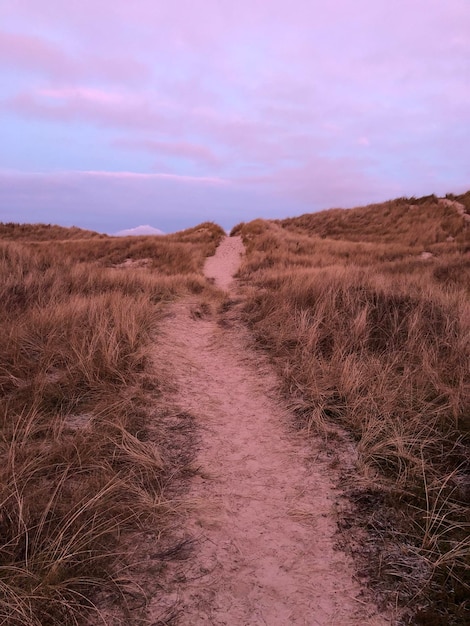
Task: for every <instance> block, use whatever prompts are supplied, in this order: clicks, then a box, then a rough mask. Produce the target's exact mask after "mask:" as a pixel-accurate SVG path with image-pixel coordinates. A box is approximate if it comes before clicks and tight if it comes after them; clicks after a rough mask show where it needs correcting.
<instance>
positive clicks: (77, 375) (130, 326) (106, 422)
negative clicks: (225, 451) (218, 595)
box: [0, 224, 224, 626]
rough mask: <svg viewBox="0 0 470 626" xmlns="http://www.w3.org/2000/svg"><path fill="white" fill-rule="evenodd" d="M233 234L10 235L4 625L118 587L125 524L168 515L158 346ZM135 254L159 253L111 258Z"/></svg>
mask: <svg viewBox="0 0 470 626" xmlns="http://www.w3.org/2000/svg"><path fill="white" fill-rule="evenodd" d="M0 231H1V229H0ZM39 231H40V232H43V231H42V230H41V229H40V228H38V229H36V232H39ZM47 231H48V229H47V228H46V232H47ZM10 234H11V233H10ZM223 234H224V233H223V231H222V229H220V228H219V227H217V226H215V225H213V224H204V225H202V226H201V227H199V228H195V229H191V230H190V231H183V232H182V233H178V234H175V235H172V236H170V237H168V238H166V237H161V238H160V237H158V238H155V237H154V238H147V237H144V238H126V239H119V240H118V239H110V238H103V239H100V238H95V237H91V238H90V239H84V238H83V237H82V234H81V237H80V240H79V241H77V240H75V241H74V240H73V239H71V240H70V241H63V240H64V239H67V236H66V235H64V233H63V232H62V231H61V232H60V240H61V241H57V242H53V241H49V242H47V245H46V243H36V244H34V243H28V244H26V243H23V242H22V243H19V242H12V241H0V277H1V279H0V285H1V286H0V299H1V302H2V307H1V309H0V325H1V328H2V333H1V335H0V355H1V357H0V389H1V397H0V447H1V452H2V466H1V469H0V474H1V477H0V485H1V486H0V502H1V513H0V534H1V539H2V542H1V543H2V547H1V548H0V587H1V593H0V621H1V622H2V623H5V624H9V625H11V626H19V625H22V626H26V625H28V626H30V625H33V624H34V625H38V626H39V625H41V624H51V625H52V624H56V623H57V624H59V623H62V624H63V623H78V622H79V621H80V620H81V617H82V616H83V611H84V607H88V608H89V609H90V610H91V609H92V608H93V605H92V598H93V589H94V588H96V586H97V585H98V584H99V585H102V584H103V583H106V582H107V583H110V581H113V580H114V581H115V584H116V585H117V581H116V576H117V575H116V571H115V569H114V568H113V564H114V563H115V562H116V559H117V558H118V556H119V553H120V551H122V548H121V547H120V539H121V537H122V536H123V534H124V535H125V533H126V531H128V530H130V529H135V528H138V527H142V526H143V525H146V526H147V527H148V526H149V525H150V524H151V525H152V526H153V528H154V529H155V533H156V535H158V534H159V533H160V532H161V530H162V528H163V527H164V526H165V523H166V517H167V512H168V510H169V508H170V505H171V503H168V502H167V501H166V491H165V490H166V488H167V485H168V482H169V481H170V479H171V476H172V475H173V473H174V472H175V467H172V466H171V459H170V458H169V453H168V451H167V450H166V449H165V442H164V433H163V432H162V431H163V425H161V414H162V411H163V409H162V408H161V407H160V408H159V405H158V398H159V393H160V392H159V389H160V387H161V385H163V384H164V382H165V381H164V380H161V379H159V378H158V376H157V375H156V374H155V372H154V371H151V369H150V368H151V363H150V359H149V350H150V349H151V348H152V347H154V343H155V340H156V341H157V342H158V338H157V339H156V332H157V331H158V321H159V318H160V316H161V314H162V307H163V305H164V302H165V300H168V299H169V298H173V297H175V295H177V294H182V293H200V292H202V291H203V290H204V289H208V287H207V283H206V281H205V279H204V278H203V276H202V273H201V269H202V262H203V259H204V258H205V256H206V255H208V254H211V253H213V251H214V250H215V247H216V245H217V242H218V240H219V239H220V237H221V236H222V235H223ZM19 238H20V239H21V237H19ZM125 258H148V259H150V261H151V262H150V265H149V266H148V267H145V268H137V269H136V268H133V267H132V266H131V267H130V268H127V269H118V268H116V267H112V266H111V264H112V263H116V262H119V261H121V260H123V259H125ZM150 412H153V415H152V417H153V419H152V426H151V427H150V425H149V415H150ZM159 429H160V430H159ZM162 442H163V443H162ZM155 548H156V550H158V545H156V546H155ZM119 577H120V579H121V583H123V582H124V577H123V576H122V574H121V575H119ZM117 586H119V585H117ZM96 619H97V620H98V619H99V618H96ZM96 623H97V622H96Z"/></svg>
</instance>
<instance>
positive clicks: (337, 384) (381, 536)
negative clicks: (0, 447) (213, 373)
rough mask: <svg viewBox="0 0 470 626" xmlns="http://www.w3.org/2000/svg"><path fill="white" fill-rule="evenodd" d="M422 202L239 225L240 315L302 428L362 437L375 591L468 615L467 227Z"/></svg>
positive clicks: (431, 615) (418, 609)
mask: <svg viewBox="0 0 470 626" xmlns="http://www.w3.org/2000/svg"><path fill="white" fill-rule="evenodd" d="M406 205H407V206H408V205H409V201H407V202H406ZM414 207H416V208H413V209H405V202H404V201H403V200H399V201H396V202H391V203H386V204H385V205H383V206H379V207H366V208H365V209H355V210H354V211H343V212H336V211H334V212H331V211H327V212H324V213H320V214H314V215H311V216H302V217H301V218H298V219H295V218H293V219H290V220H284V221H283V222H275V223H273V222H264V221H262V220H257V221H255V222H251V223H249V224H245V225H239V226H238V227H236V229H235V232H239V233H241V234H242V236H243V237H244V240H245V242H246V245H247V249H248V256H247V259H246V261H245V264H244V266H243V267H242V269H241V272H240V276H241V278H242V279H243V280H244V281H245V285H246V287H245V289H246V293H247V304H246V306H245V317H246V321H247V322H248V323H249V324H250V326H251V328H252V329H253V331H254V333H255V336H256V338H257V340H258V342H259V343H260V344H261V345H262V346H264V347H265V348H266V349H267V350H269V351H270V353H271V354H272V356H273V359H274V360H275V362H276V364H277V366H278V368H279V370H280V372H281V374H282V379H283V381H284V391H285V394H286V396H287V397H288V398H289V399H290V401H291V402H292V406H293V407H295V409H296V413H297V415H298V418H299V425H300V427H303V428H305V431H306V432H308V431H311V430H316V431H317V432H321V433H324V434H328V436H331V433H332V432H333V434H334V433H335V431H334V429H333V430H332V429H331V428H330V427H329V426H328V425H329V424H330V423H332V422H333V423H335V424H337V425H340V426H342V427H343V428H345V429H347V430H348V431H349V433H351V435H352V437H353V438H354V440H355V441H356V446H357V451H358V462H357V468H356V469H357V472H358V473H355V474H354V475H352V476H350V477H349V479H350V482H351V483H352V485H353V488H351V496H352V497H353V498H354V499H355V502H356V511H357V512H358V513H359V512H361V514H362V515H363V516H365V517H366V524H367V525H368V530H369V531H371V532H373V533H374V536H375V545H374V553H373V555H372V556H371V555H370V554H368V557H370V558H373V560H374V563H375V565H376V569H377V571H376V575H377V577H378V579H379V580H380V581H381V582H380V585H381V586H382V588H385V590H386V591H387V592H388V593H389V594H390V595H389V597H391V595H392V594H395V593H398V594H399V597H400V598H401V601H402V602H403V603H404V604H408V606H409V607H410V608H411V610H412V612H413V613H414V617H413V619H414V620H415V623H422V624H431V625H437V624H462V623H464V622H465V619H466V617H465V616H467V617H468V611H469V610H470V605H469V601H468V598H469V592H470V534H469V518H468V510H469V509H468V507H469V504H470V461H469V459H470V450H469V447H470V445H469V444H470V384H469V372H470V307H469V302H468V295H469V285H470V281H469V278H470V261H469V258H468V242H469V241H470V225H469V224H468V220H465V219H464V218H463V216H462V215H461V214H459V213H458V212H457V211H456V210H455V208H453V213H452V214H449V212H448V208H449V207H448V206H446V205H444V204H442V203H439V202H437V201H434V200H433V199H432V198H427V199H424V200H422V201H421V200H415V201H414ZM451 208H452V207H451ZM421 209H423V211H424V213H421V212H419V215H418V210H419V211H421ZM384 215H385V216H386V219H385V217H384ZM415 216H416V217H415ZM423 221H424V224H423ZM449 233H451V234H449ZM450 236H452V240H451V239H448V238H449V237H450ZM424 250H430V251H431V252H432V254H433V256H431V257H429V258H427V259H424V258H422V256H421V254H422V252H423V251H424ZM363 519H364V518H363ZM356 521H357V520H356ZM377 586H379V583H377Z"/></svg>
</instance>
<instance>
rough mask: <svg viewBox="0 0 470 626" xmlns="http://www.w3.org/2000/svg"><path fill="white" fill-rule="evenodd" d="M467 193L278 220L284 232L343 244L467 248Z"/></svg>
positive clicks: (469, 207)
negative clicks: (449, 243) (456, 245)
mask: <svg viewBox="0 0 470 626" xmlns="http://www.w3.org/2000/svg"><path fill="white" fill-rule="evenodd" d="M468 211H470V192H468V193H467V194H463V195H461V196H449V197H448V198H445V199H439V198H437V197H436V196H434V195H432V196H425V197H423V198H398V199H396V200H390V201H388V202H384V203H382V204H371V205H369V206H365V207H358V208H355V209H330V210H327V211H320V212H319V213H309V214H305V215H301V216H299V217H293V218H287V219H284V220H278V221H277V223H278V224H280V225H281V226H282V227H283V228H285V229H286V230H289V231H292V232H305V233H309V234H316V235H318V236H320V237H323V238H325V237H327V238H331V239H342V240H345V241H364V242H374V243H400V244H403V245H409V246H415V245H424V246H429V245H431V244H436V243H442V242H446V241H451V240H456V241H458V242H460V243H465V244H468V245H470V225H469V228H464V226H465V224H466V223H467V224H468V221H467V220H465V217H464V216H465V215H467V214H468Z"/></svg>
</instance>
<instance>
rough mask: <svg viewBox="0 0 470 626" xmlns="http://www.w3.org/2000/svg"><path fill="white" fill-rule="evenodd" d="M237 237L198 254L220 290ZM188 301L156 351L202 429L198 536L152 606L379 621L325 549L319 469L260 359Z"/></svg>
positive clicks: (325, 491)
mask: <svg viewBox="0 0 470 626" xmlns="http://www.w3.org/2000/svg"><path fill="white" fill-rule="evenodd" d="M237 239H238V238H232V239H228V238H227V239H226V240H225V241H224V242H223V244H222V246H221V247H220V248H219V251H218V254H217V255H216V257H214V259H213V260H212V261H211V262H210V263H208V273H209V274H210V275H211V276H212V277H214V278H215V279H216V281H217V284H218V285H220V286H222V287H224V288H227V286H228V285H229V284H230V282H231V277H232V274H233V272H234V271H235V270H236V268H237V265H238V263H239V258H240V250H241V247H240V246H241V242H240V241H239V240H237ZM224 268H225V269H224ZM195 307H197V302H196V301H189V300H187V301H183V302H179V303H177V304H176V305H175V306H174V309H173V315H172V316H171V317H169V318H168V319H167V320H166V322H165V325H164V333H163V338H162V341H161V345H159V351H160V353H162V351H163V353H164V354H165V356H166V357H167V358H168V359H169V363H168V366H169V368H170V369H171V371H173V372H174V378H175V382H176V383H177V387H178V389H179V391H178V392H177V395H176V397H175V398H174V401H176V402H177V403H178V404H179V406H180V407H181V409H182V410H184V411H187V412H189V413H191V414H192V415H193V416H194V417H195V419H196V423H197V424H198V427H199V428H200V429H201V430H200V445H199V453H198V457H197V460H196V464H195V466H196V467H197V468H198V470H197V473H196V475H195V476H194V477H193V479H192V487H191V490H190V493H189V494H188V506H189V508H190V511H189V513H188V516H187V520H186V528H185V529H183V530H184V534H185V535H186V536H189V537H192V538H194V539H196V545H195V549H194V550H193V552H192V554H191V556H190V558H189V559H188V560H187V561H185V562H184V563H183V564H172V565H170V566H169V568H170V569H169V572H168V580H167V582H166V584H165V588H164V593H163V599H162V597H161V596H159V597H158V598H155V600H154V605H153V614H154V615H158V613H159V611H160V612H161V609H162V602H163V606H164V605H165V603H166V604H167V606H168V605H170V604H171V603H172V602H174V601H175V600H177V601H178V603H179V608H180V610H181V613H180V617H179V621H178V624H181V625H182V626H194V625H198V624H214V625H222V624H223V625H227V626H237V625H243V626H245V625H257V624H267V625H268V626H288V625H290V624H295V625H299V626H300V625H302V626H307V625H308V626H313V625H317V624H318V625H321V626H325V625H334V626H345V625H353V624H377V625H379V624H385V623H389V622H386V621H384V620H383V619H382V618H380V617H378V616H377V615H376V613H375V610H374V609H373V608H372V607H371V606H368V605H367V604H366V603H365V601H364V599H362V598H361V597H360V592H361V589H360V587H359V585H358V583H356V582H355V581H354V579H353V576H352V565H351V563H350V561H349V560H348V558H347V557H346V555H345V554H343V553H342V552H340V551H335V550H334V549H333V545H334V542H335V539H334V534H335V531H336V526H335V522H334V503H335V499H337V494H336V493H335V490H334V488H333V486H332V483H331V481H330V479H329V478H328V476H327V472H328V471H329V470H328V469H327V466H326V465H325V464H324V463H323V462H322V461H319V460H318V455H317V453H316V451H315V449H314V447H312V445H311V444H310V443H309V444H308V445H307V444H305V443H304V441H302V440H301V438H300V435H298V434H295V433H293V432H291V431H290V430H289V426H288V423H289V419H291V418H289V416H288V415H287V414H286V412H285V410H284V409H283V408H282V406H281V404H280V402H279V400H277V399H276V379H275V377H274V375H273V373H272V371H271V369H270V366H269V365H268V363H267V362H266V360H265V359H264V357H263V356H262V355H260V354H258V353H257V352H255V351H253V350H252V349H251V348H250V347H249V344H248V337H247V335H246V330H245V329H244V328H243V327H242V325H241V324H238V323H237V321H236V319H234V320H232V323H231V324H230V325H229V326H227V324H225V325H220V324H218V323H217V319H216V317H215V316H212V317H211V316H209V317H204V316H203V317H202V318H198V317H197V316H195V315H191V311H193V313H194V309H195Z"/></svg>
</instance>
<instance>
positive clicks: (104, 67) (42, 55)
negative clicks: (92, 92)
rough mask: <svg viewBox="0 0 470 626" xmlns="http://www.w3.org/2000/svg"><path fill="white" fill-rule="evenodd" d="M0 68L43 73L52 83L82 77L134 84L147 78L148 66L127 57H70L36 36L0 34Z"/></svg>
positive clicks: (84, 54) (86, 53) (104, 55)
mask: <svg viewBox="0 0 470 626" xmlns="http://www.w3.org/2000/svg"><path fill="white" fill-rule="evenodd" d="M0 65H3V66H4V67H9V68H11V69H16V70H18V69H21V70H26V71H33V72H38V73H41V74H43V75H44V76H45V77H48V78H52V79H54V80H65V81H68V82H70V80H71V79H81V78H84V77H85V76H88V77H95V78H98V79H102V80H103V79H104V80H110V81H115V82H116V81H117V82H121V81H126V82H129V83H135V82H136V81H142V80H145V79H148V78H149V76H150V70H149V68H148V66H147V65H146V64H144V63H142V62H141V61H138V60H137V59H134V58H132V57H131V56H130V55H123V54H116V53H115V52H114V53H113V54H112V55H110V54H109V51H108V52H105V53H104V54H99V53H95V54H90V53H89V52H85V53H80V54H79V55H78V54H77V55H73V54H71V53H70V52H68V51H67V50H66V49H64V47H63V46H59V45H58V44H56V43H53V42H51V41H48V40H47V39H45V38H42V37H38V36H35V35H30V34H28V35H26V34H17V33H9V32H2V31H0Z"/></svg>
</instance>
